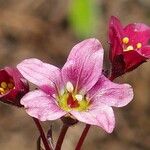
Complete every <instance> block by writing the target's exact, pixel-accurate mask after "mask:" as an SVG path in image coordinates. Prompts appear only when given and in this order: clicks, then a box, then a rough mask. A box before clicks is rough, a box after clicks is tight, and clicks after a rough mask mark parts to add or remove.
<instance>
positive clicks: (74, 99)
mask: <svg viewBox="0 0 150 150" xmlns="http://www.w3.org/2000/svg"><path fill="white" fill-rule="evenodd" d="M57 99H58V105H59V106H60V107H61V108H62V109H63V110H65V111H68V112H69V111H71V110H78V111H85V110H87V109H88V107H89V105H90V103H89V101H88V100H87V98H86V96H83V95H81V94H76V93H75V91H74V87H73V85H72V83H71V82H67V84H66V88H65V91H64V93H63V94H61V95H60V96H59V97H57Z"/></svg>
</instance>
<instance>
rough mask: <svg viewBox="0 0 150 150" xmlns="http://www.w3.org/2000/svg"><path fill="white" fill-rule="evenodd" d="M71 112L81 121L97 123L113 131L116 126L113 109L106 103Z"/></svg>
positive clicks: (107, 130) (108, 130)
mask: <svg viewBox="0 0 150 150" xmlns="http://www.w3.org/2000/svg"><path fill="white" fill-rule="evenodd" d="M71 114H72V115H73V116H74V117H75V118H76V119H77V120H79V121H81V122H84V123H87V124H91V125H96V126H99V127H101V128H103V129H104V130H105V131H106V132H108V133H111V132H112V131H113V129H114V127H115V117H114V113H113V109H112V108H111V107H109V106H107V105H105V104H100V103H99V105H93V106H91V108H90V109H89V110H87V111H82V112H79V111H72V112H71Z"/></svg>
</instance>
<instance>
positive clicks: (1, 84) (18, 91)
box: [0, 67, 29, 107]
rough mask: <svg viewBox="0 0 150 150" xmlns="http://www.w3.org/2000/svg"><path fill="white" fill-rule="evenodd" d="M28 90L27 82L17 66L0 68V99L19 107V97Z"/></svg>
mask: <svg viewBox="0 0 150 150" xmlns="http://www.w3.org/2000/svg"><path fill="white" fill-rule="evenodd" d="M28 91H29V85H28V82H27V81H26V80H25V79H24V78H23V76H22V75H21V74H20V72H19V71H18V70H17V68H11V67H5V68H4V69H2V70H0V101H2V102H4V103H8V104H12V105H15V106H19V107H20V106H22V105H21V104H20V99H21V98H22V97H23V96H24V95H25V94H26V93H27V92H28Z"/></svg>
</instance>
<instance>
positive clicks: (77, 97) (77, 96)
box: [75, 94, 83, 102]
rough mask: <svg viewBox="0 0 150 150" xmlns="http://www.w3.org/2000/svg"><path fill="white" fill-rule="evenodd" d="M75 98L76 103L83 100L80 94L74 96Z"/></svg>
mask: <svg viewBox="0 0 150 150" xmlns="http://www.w3.org/2000/svg"><path fill="white" fill-rule="evenodd" d="M75 98H76V99H77V101H79V102H80V101H82V99H83V96H82V95H80V94H77V95H75Z"/></svg>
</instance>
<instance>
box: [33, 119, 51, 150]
mask: <svg viewBox="0 0 150 150" xmlns="http://www.w3.org/2000/svg"><path fill="white" fill-rule="evenodd" d="M33 120H34V122H35V124H36V126H37V128H38V130H39V132H40V135H41V138H42V141H43V144H44V147H45V150H51V148H50V147H49V144H48V141H47V138H46V136H45V133H44V131H43V129H42V126H41V124H40V122H39V120H38V119H36V118H33Z"/></svg>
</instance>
